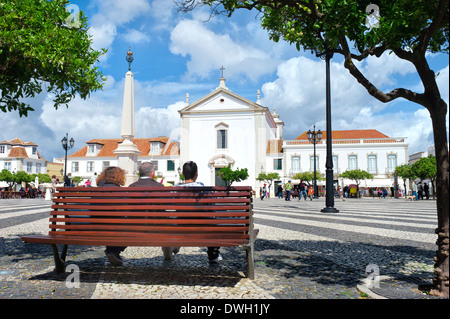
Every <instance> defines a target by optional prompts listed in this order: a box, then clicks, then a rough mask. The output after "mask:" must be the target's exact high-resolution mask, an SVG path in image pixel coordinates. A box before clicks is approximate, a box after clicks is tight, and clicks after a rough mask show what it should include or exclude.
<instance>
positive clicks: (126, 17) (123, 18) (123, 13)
mask: <svg viewBox="0 0 450 319" xmlns="http://www.w3.org/2000/svg"><path fill="white" fill-rule="evenodd" d="M91 6H92V7H96V9H97V13H96V14H94V15H93V16H92V18H91V19H90V28H89V33H90V34H91V35H92V39H93V45H92V47H93V48H94V49H97V50H98V49H101V48H106V49H109V51H108V52H107V53H106V54H105V55H104V56H103V57H101V59H100V62H102V63H105V62H106V61H107V59H108V58H109V56H111V55H112V50H111V47H112V44H113V42H114V40H115V39H116V37H117V35H118V34H119V31H118V28H119V27H122V26H124V25H125V24H127V23H129V22H131V21H133V20H134V19H136V18H137V17H140V16H144V15H146V14H148V13H149V12H150V4H149V3H148V1H147V0H127V1H122V0H108V1H101V0H95V1H93V2H92V3H91ZM129 30H131V31H132V34H131V35H129V34H127V35H126V36H127V37H130V40H131V41H134V40H136V39H138V38H139V37H140V39H144V40H149V38H148V36H147V35H145V34H144V33H142V31H137V30H136V29H133V28H131V29H129ZM129 30H128V31H129ZM147 38H148V39H147ZM147 42H148V41H147Z"/></svg>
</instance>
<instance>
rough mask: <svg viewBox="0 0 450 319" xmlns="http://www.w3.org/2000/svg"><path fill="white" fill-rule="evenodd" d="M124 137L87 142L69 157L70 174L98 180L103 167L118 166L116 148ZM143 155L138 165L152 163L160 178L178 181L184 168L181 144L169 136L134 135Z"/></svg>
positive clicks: (68, 169) (139, 157) (172, 182)
mask: <svg viewBox="0 0 450 319" xmlns="http://www.w3.org/2000/svg"><path fill="white" fill-rule="evenodd" d="M122 141H123V139H119V138H117V139H93V140H90V141H87V142H86V145H85V146H84V147H82V148H81V149H79V150H78V151H76V152H75V153H73V154H71V155H69V156H68V157H67V172H68V176H69V177H71V176H80V177H83V178H84V179H90V180H93V179H96V176H97V175H99V174H100V173H101V172H102V170H103V169H105V168H106V167H108V166H117V165H118V160H117V155H116V154H115V153H114V151H115V150H116V149H117V146H118V145H119V143H121V142H122ZM133 143H134V144H136V146H137V147H138V149H139V151H140V152H141V154H140V155H139V156H138V163H137V164H138V166H139V164H140V163H141V162H152V163H153V164H154V165H155V166H156V175H157V177H158V179H159V180H162V179H163V180H164V182H167V183H171V184H174V183H178V182H179V173H178V168H179V167H180V164H179V158H180V151H179V143H178V142H173V141H170V140H169V138H168V137H156V138H134V139H133Z"/></svg>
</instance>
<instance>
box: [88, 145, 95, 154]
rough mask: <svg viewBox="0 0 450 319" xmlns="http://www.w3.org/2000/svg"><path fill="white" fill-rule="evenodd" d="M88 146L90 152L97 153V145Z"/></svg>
mask: <svg viewBox="0 0 450 319" xmlns="http://www.w3.org/2000/svg"><path fill="white" fill-rule="evenodd" d="M88 148H89V149H88V152H89V153H95V145H88Z"/></svg>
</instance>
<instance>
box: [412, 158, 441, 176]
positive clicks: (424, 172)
mask: <svg viewBox="0 0 450 319" xmlns="http://www.w3.org/2000/svg"><path fill="white" fill-rule="evenodd" d="M411 172H412V173H413V174H414V175H415V176H417V177H419V178H420V179H421V180H424V179H428V178H429V179H431V180H435V179H436V157H434V156H433V155H429V156H428V157H422V158H421V159H420V160H418V161H417V162H415V163H414V164H413V165H412V167H411Z"/></svg>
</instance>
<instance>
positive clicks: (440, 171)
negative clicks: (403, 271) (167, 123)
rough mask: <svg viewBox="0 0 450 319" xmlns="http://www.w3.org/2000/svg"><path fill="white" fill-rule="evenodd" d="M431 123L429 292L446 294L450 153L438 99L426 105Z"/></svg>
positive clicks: (444, 113) (443, 110)
mask: <svg viewBox="0 0 450 319" xmlns="http://www.w3.org/2000/svg"><path fill="white" fill-rule="evenodd" d="M428 110H429V111H430V116H431V121H432V123H433V134H434V144H435V152H436V166H437V174H436V194H437V200H436V205H437V215H438V227H437V228H436V234H437V235H438V239H437V242H436V245H437V246H438V247H437V251H436V256H435V257H434V261H435V264H434V274H435V275H436V277H435V278H434V279H433V285H434V289H433V290H432V291H431V294H433V295H437V296H441V297H445V298H448V297H449V264H448V257H449V155H448V144H447V129H446V119H447V105H446V103H445V102H444V101H443V100H441V99H439V100H438V101H437V103H436V105H433V106H432V107H430V108H428Z"/></svg>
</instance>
